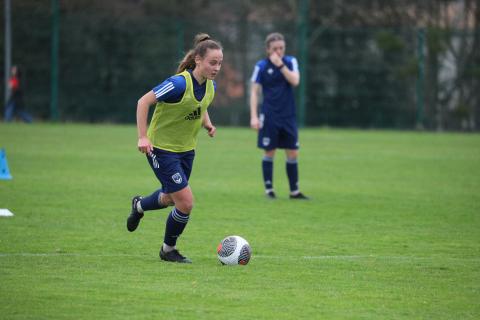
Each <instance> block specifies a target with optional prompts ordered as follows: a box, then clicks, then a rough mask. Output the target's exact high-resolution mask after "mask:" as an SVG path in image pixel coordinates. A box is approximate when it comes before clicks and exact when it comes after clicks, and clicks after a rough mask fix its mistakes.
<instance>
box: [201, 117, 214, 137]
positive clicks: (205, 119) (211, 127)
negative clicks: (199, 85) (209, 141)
mask: <svg viewBox="0 0 480 320" xmlns="http://www.w3.org/2000/svg"><path fill="white" fill-rule="evenodd" d="M202 125H203V127H204V128H205V129H207V133H208V135H209V136H210V137H212V138H213V137H214V136H215V133H216V132H217V128H215V126H214V125H213V124H212V121H211V120H210V116H209V115H208V111H205V114H204V115H203V121H202Z"/></svg>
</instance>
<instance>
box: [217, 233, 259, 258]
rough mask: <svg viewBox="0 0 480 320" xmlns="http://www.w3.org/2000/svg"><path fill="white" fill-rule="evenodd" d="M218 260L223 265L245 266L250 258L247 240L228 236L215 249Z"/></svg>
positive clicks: (250, 252) (250, 253)
mask: <svg viewBox="0 0 480 320" xmlns="http://www.w3.org/2000/svg"><path fill="white" fill-rule="evenodd" d="M217 254H218V260H220V262H221V263H222V264H224V265H239V264H240V265H246V264H247V263H248V261H250V257H251V256H252V249H251V248H250V245H249V244H248V242H247V240H245V239H244V238H242V237H240V236H228V237H226V238H225V239H223V240H222V242H220V244H219V245H218V247H217Z"/></svg>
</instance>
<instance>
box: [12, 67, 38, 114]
mask: <svg viewBox="0 0 480 320" xmlns="http://www.w3.org/2000/svg"><path fill="white" fill-rule="evenodd" d="M8 88H9V89H10V96H9V97H8V102H7V105H6V106H5V121H6V122H10V121H12V120H13V119H14V117H15V115H17V114H18V116H20V118H22V120H23V121H25V122H26V123H31V122H32V121H33V120H32V116H31V115H30V114H29V113H28V112H27V111H25V109H24V106H23V90H22V79H21V74H20V69H19V68H18V67H17V66H12V68H11V70H10V78H9V79H8Z"/></svg>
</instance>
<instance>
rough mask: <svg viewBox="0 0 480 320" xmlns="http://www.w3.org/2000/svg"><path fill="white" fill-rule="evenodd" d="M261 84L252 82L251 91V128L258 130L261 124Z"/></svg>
mask: <svg viewBox="0 0 480 320" xmlns="http://www.w3.org/2000/svg"><path fill="white" fill-rule="evenodd" d="M260 88H261V86H260V84H258V83H256V82H252V86H251V89H250V127H251V128H252V129H255V130H258V129H259V128H260V122H259V121H258V96H259V94H260Z"/></svg>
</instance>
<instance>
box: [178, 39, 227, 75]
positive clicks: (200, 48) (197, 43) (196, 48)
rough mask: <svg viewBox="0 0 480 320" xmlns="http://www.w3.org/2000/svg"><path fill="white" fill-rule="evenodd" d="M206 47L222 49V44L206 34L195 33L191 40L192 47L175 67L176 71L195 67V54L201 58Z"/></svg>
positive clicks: (205, 51)
mask: <svg viewBox="0 0 480 320" xmlns="http://www.w3.org/2000/svg"><path fill="white" fill-rule="evenodd" d="M207 49H218V50H223V48H222V45H221V44H220V43H219V42H218V41H215V40H213V39H212V38H210V36H209V35H208V34H206V33H199V34H197V35H196V36H195V39H194V41H193V49H190V50H189V51H188V52H187V54H186V55H185V57H184V58H183V59H182V61H181V62H180V64H179V66H178V68H177V73H180V72H182V71H185V70H186V69H195V57H196V56H197V55H198V56H200V57H202V58H203V57H205V54H206V53H207Z"/></svg>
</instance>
